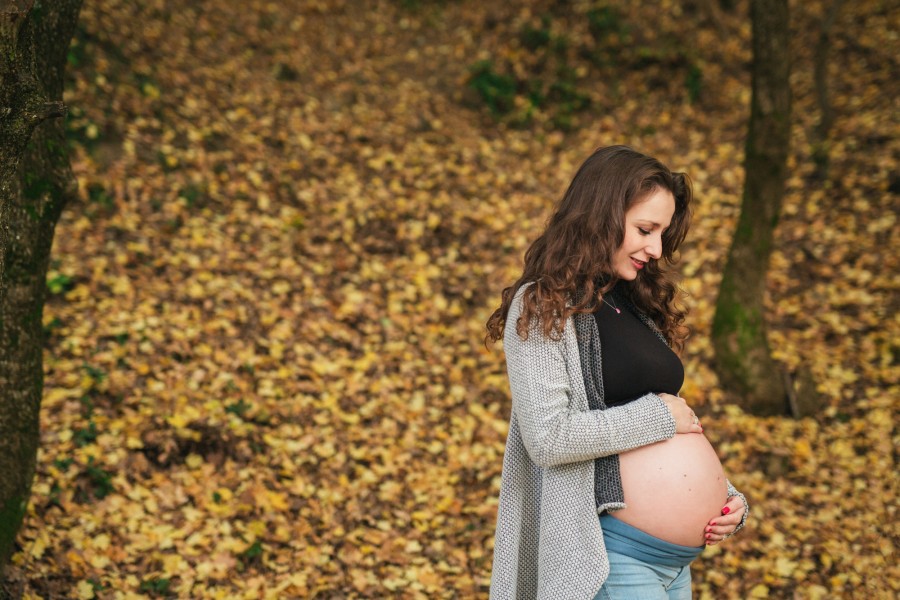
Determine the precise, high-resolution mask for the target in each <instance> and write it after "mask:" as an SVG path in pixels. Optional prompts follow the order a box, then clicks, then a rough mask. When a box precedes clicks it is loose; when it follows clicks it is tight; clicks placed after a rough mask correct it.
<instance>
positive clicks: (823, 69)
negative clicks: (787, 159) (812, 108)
mask: <svg viewBox="0 0 900 600" xmlns="http://www.w3.org/2000/svg"><path fill="white" fill-rule="evenodd" d="M842 4H843V0H832V2H831V5H830V6H829V8H828V12H827V13H826V15H825V17H824V18H823V19H822V29H821V30H820V31H819V41H818V42H817V43H816V51H815V54H814V55H813V64H814V71H813V72H814V75H815V84H816V101H817V103H818V105H819V115H820V117H819V124H818V125H817V126H816V127H815V129H814V130H813V134H812V136H811V137H812V156H813V160H815V162H816V166H817V167H818V170H819V172H820V174H821V175H823V176H827V175H828V163H829V154H830V148H829V146H830V142H829V138H830V137H831V126H832V125H833V124H834V109H833V108H831V100H830V99H829V94H828V53H829V51H830V50H831V31H832V29H833V28H834V22H835V21H836V20H837V16H838V12H840V10H841V5H842Z"/></svg>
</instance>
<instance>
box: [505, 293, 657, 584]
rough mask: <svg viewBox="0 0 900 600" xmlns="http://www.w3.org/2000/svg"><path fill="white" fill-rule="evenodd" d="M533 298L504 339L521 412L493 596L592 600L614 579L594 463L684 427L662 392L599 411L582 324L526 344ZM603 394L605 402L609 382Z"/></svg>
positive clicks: (509, 449) (532, 334)
mask: <svg viewBox="0 0 900 600" xmlns="http://www.w3.org/2000/svg"><path fill="white" fill-rule="evenodd" d="M524 291H525V286H523V287H522V288H521V289H519V291H518V293H517V294H516V297H515V299H514V300H513V302H512V304H511V306H510V310H509V314H508V315H507V319H506V323H507V327H506V331H505V334H504V338H503V348H504V351H505V353H506V364H507V373H508V375H509V385H510V391H511V392H512V414H511V416H510V428H509V435H508V437H507V442H506V453H505V454H504V457H503V475H502V479H501V487H500V503H499V507H498V510H497V531H496V535H495V540H494V565H493V571H492V574H491V598H493V599H498V600H499V599H516V600H523V599H532V598H538V599H544V598H547V599H550V598H552V599H559V598H566V599H573V600H578V599H582V598H583V599H584V600H589V599H590V598H593V597H594V596H595V595H596V593H597V592H598V591H599V589H600V586H601V585H602V584H603V582H604V581H606V578H607V576H608V575H609V560H608V559H607V556H606V548H605V545H604V543H603V532H602V531H601V529H600V520H599V519H598V517H597V506H596V500H595V493H594V486H595V481H594V479H595V477H594V459H597V458H600V457H604V456H611V455H615V454H619V453H621V452H625V451H627V450H631V449H633V448H638V447H640V446H645V445H647V444H653V443H656V442H659V441H662V440H665V439H669V438H671V437H673V436H674V435H675V421H674V419H673V418H672V415H671V413H670V412H669V409H668V408H667V407H666V405H665V403H664V402H663V401H662V399H660V398H659V397H658V396H656V395H655V394H647V395H646V396H644V397H642V398H639V399H637V400H635V401H634V402H630V403H628V404H625V405H623V406H615V407H611V408H608V409H606V410H591V409H590V406H589V403H588V396H587V391H586V389H585V382H584V377H583V374H582V368H581V359H580V353H579V349H578V339H577V335H576V331H575V330H576V326H575V322H574V319H573V318H569V319H568V320H567V321H566V323H565V327H564V328H563V332H562V336H561V337H560V339H559V340H553V339H550V338H548V337H546V336H544V335H543V333H542V332H541V330H540V326H539V324H538V323H537V322H536V321H534V322H532V323H530V324H529V335H528V339H527V340H522V339H521V338H520V337H519V336H518V334H517V333H516V322H517V321H518V318H519V315H520V314H521V311H522V294H523V293H524ZM597 349H598V350H599V342H598V348H597ZM599 357H600V354H599V352H598V353H597V360H598V361H599ZM596 366H597V367H598V370H597V371H596V372H598V373H599V363H598V364H597V365H596ZM597 387H598V389H597V390H596V391H597V393H598V398H599V400H600V401H601V402H602V399H603V388H602V381H599V385H598V386H597ZM618 485H619V487H621V482H619V484H618Z"/></svg>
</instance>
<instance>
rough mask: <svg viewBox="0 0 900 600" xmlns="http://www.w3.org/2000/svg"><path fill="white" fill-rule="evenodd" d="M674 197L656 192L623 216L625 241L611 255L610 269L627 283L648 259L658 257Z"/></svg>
mask: <svg viewBox="0 0 900 600" xmlns="http://www.w3.org/2000/svg"><path fill="white" fill-rule="evenodd" d="M674 214H675V197H674V196H672V192H670V191H669V190H666V189H663V188H657V189H656V190H654V191H652V192H650V194H649V195H648V196H646V197H645V198H644V199H643V200H638V202H637V203H635V204H634V206H632V207H631V208H630V209H628V212H626V213H625V239H624V240H623V241H622V245H621V246H619V249H618V250H616V253H615V254H614V255H613V269H614V270H615V272H616V274H617V275H618V276H619V277H620V278H622V279H625V280H627V281H633V280H634V279H635V278H636V277H637V274H638V271H640V270H641V269H643V268H644V266H645V265H646V264H647V263H648V262H649V261H650V260H651V259H652V260H657V259H659V257H660V256H662V234H663V231H665V230H666V228H667V227H668V226H669V225H670V224H671V223H672V216H673V215H674Z"/></svg>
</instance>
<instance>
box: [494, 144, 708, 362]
mask: <svg viewBox="0 0 900 600" xmlns="http://www.w3.org/2000/svg"><path fill="white" fill-rule="evenodd" d="M658 189H665V190H668V191H669V192H671V193H672V195H673V196H674V197H675V214H674V215H673V216H672V222H671V224H670V225H669V227H668V229H666V230H665V231H664V232H663V235H662V256H661V258H660V260H651V261H650V262H649V263H647V264H646V265H645V266H644V268H643V269H641V270H640V271H638V274H637V278H636V279H635V280H634V281H628V282H625V283H626V285H624V286H620V289H622V288H623V292H624V294H625V295H626V297H627V299H628V300H629V301H630V302H631V303H632V304H633V305H634V306H635V307H636V308H637V309H638V310H639V311H641V312H642V313H644V314H645V315H646V316H648V317H649V318H650V319H651V320H652V321H653V322H654V323H655V324H656V326H657V327H658V328H659V330H660V331H661V332H662V334H663V336H664V337H665V338H666V340H667V341H668V342H669V344H671V345H672V346H673V347H675V348H676V349H679V350H680V349H681V347H682V345H683V343H684V340H685V338H686V337H687V333H688V330H687V327H685V326H684V325H683V322H684V318H685V311H684V310H683V309H682V308H681V307H680V306H678V305H677V303H676V297H677V295H678V291H679V290H678V287H677V285H676V284H675V282H674V276H673V275H672V274H671V273H670V272H669V268H670V267H671V265H673V264H674V263H675V262H677V256H676V252H677V250H678V247H679V245H680V244H681V243H682V242H683V241H684V238H685V236H686V235H687V232H688V228H689V226H690V221H691V199H692V191H691V182H690V179H689V178H688V176H687V175H686V174H684V173H673V172H672V171H670V170H669V169H668V168H667V167H666V166H665V165H663V164H662V163H661V162H659V161H658V160H656V159H655V158H652V157H649V156H645V155H643V154H641V153H639V152H636V151H635V150H632V149H631V148H629V147H627V146H609V147H606V148H600V149H598V150H596V151H595V152H594V153H593V154H592V155H591V156H590V157H589V158H588V159H587V160H586V161H584V164H582V165H581V167H580V168H579V169H578V172H577V173H576V174H575V177H574V178H573V179H572V183H571V184H569V188H568V189H567V190H566V193H565V194H564V195H563V197H562V199H561V200H560V202H559V205H558V206H557V208H556V211H555V212H554V213H553V216H551V217H550V220H549V221H548V222H547V226H546V228H545V230H544V232H543V233H542V234H541V236H540V237H538V238H537V239H536V240H535V241H534V242H533V243H532V244H531V247H529V248H528V251H527V252H525V267H524V269H523V272H522V276H521V277H519V279H518V280H517V281H516V282H515V283H513V284H512V285H511V286H509V287H507V288H505V289H504V290H503V293H502V300H501V303H500V307H499V308H498V309H497V310H495V311H494V313H493V314H492V315H491V317H490V318H489V319H488V321H487V336H486V337H485V343H488V342H489V341H494V342H495V341H497V340H498V339H500V338H502V337H503V332H504V330H505V328H506V325H507V323H506V317H507V315H508V314H509V307H510V304H511V303H512V300H513V298H514V297H515V295H516V293H517V292H518V291H519V288H520V287H522V286H523V285H525V284H527V283H532V285H530V286H529V287H528V288H527V289H526V290H525V293H524V294H523V297H522V312H521V315H520V316H519V318H518V321H517V322H516V324H515V327H516V333H518V335H519V337H521V338H522V339H527V338H528V330H529V327H530V326H531V325H532V322H533V321H535V320H536V321H537V323H538V324H539V326H540V330H541V331H542V332H543V334H544V335H545V336H548V337H550V338H552V339H559V338H560V336H561V335H562V332H563V328H564V327H565V322H566V319H568V317H569V316H571V315H573V314H576V313H592V312H594V311H596V310H597V309H598V308H599V307H600V302H601V301H602V298H603V295H604V294H606V293H608V292H609V291H610V290H612V289H613V287H614V286H615V285H616V283H617V282H618V280H619V278H618V276H617V275H616V271H615V269H614V268H613V264H612V261H613V256H614V254H615V253H616V250H617V249H618V248H619V247H620V246H621V245H622V243H623V241H624V239H625V213H626V212H628V210H629V209H630V208H631V207H632V206H634V205H635V204H636V203H638V202H640V201H641V200H643V199H645V198H646V197H647V196H648V195H650V194H652V193H653V192H655V191H656V190H658Z"/></svg>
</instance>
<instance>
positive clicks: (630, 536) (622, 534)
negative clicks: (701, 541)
mask: <svg viewBox="0 0 900 600" xmlns="http://www.w3.org/2000/svg"><path fill="white" fill-rule="evenodd" d="M600 525H601V526H602V528H603V541H604V543H605V545H606V555H607V556H608V557H609V578H607V580H606V581H605V582H604V583H603V587H601V588H600V591H599V592H597V595H596V596H594V600H691V567H690V564H691V562H692V561H693V560H694V559H695V558H697V557H698V556H699V555H700V553H701V552H703V546H698V547H690V546H679V545H677V544H672V543H670V542H667V541H665V540H661V539H659V538H657V537H654V536H652V535H650V534H648V533H645V532H643V531H641V530H640V529H637V528H635V527H632V526H631V525H628V524H627V523H623V522H622V521H620V520H618V519H617V518H615V517H614V516H612V515H603V516H601V517H600Z"/></svg>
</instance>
